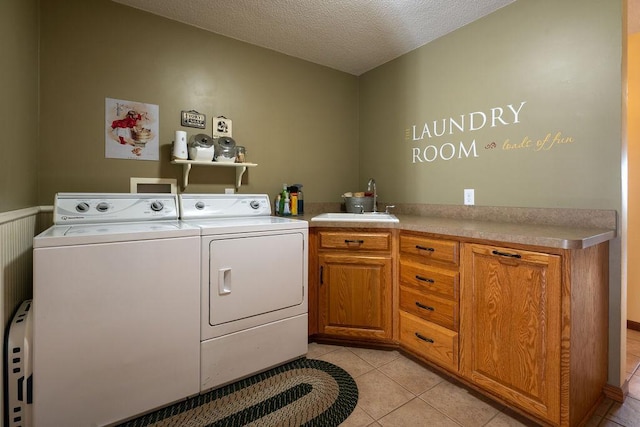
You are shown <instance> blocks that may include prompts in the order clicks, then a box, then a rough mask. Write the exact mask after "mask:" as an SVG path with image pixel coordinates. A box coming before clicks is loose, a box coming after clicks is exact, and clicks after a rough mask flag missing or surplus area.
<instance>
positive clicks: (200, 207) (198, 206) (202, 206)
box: [196, 202, 204, 211]
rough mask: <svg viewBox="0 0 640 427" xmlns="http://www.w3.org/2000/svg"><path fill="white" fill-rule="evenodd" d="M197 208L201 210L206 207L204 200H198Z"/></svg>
mask: <svg viewBox="0 0 640 427" xmlns="http://www.w3.org/2000/svg"><path fill="white" fill-rule="evenodd" d="M196 209H198V210H199V211H201V210H202V209H204V202H196Z"/></svg>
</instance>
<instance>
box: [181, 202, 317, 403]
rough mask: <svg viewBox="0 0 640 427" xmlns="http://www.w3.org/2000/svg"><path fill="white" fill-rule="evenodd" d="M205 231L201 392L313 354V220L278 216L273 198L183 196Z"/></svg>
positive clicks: (184, 213)
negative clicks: (310, 305) (310, 340)
mask: <svg viewBox="0 0 640 427" xmlns="http://www.w3.org/2000/svg"><path fill="white" fill-rule="evenodd" d="M180 209H181V213H180V216H181V218H182V220H183V221H186V222H187V223H188V224H190V225H194V226H197V227H199V228H200V230H201V239H202V242H201V254H202V262H201V269H200V277H201V285H202V288H201V291H202V299H201V301H202V307H201V341H202V342H201V345H200V352H201V355H200V361H201V362H200V363H201V366H200V372H201V374H200V375H201V378H200V380H201V382H200V390H201V391H205V390H208V389H211V388H215V387H218V386H221V385H223V384H226V383H229V382H232V381H235V380H238V379H240V378H242V377H246V376H248V375H252V374H254V373H257V372H260V371H263V370H265V369H268V368H271V367H273V366H277V365H279V364H282V363H284V362H287V361H289V360H292V359H295V358H298V357H301V356H304V355H305V354H306V353H307V342H308V341H307V340H308V303H307V297H308V289H307V287H308V278H307V272H308V261H307V257H308V236H309V234H308V233H309V226H308V223H307V222H306V221H302V220H296V219H291V218H282V217H274V216H271V204H270V203H269V196H268V195H266V194H249V195H243V194H182V195H180Z"/></svg>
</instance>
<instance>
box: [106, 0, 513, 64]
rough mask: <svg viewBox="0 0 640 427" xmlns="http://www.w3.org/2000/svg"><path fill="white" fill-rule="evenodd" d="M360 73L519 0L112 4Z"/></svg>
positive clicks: (150, 0)
mask: <svg viewBox="0 0 640 427" xmlns="http://www.w3.org/2000/svg"><path fill="white" fill-rule="evenodd" d="M114 1H116V2H118V3H122V4H125V5H128V6H131V7H134V8H137V9H142V10H145V11H147V12H150V13H154V14H156V15H160V16H164V17H166V18H169V19H172V20H175V21H179V22H183V23H186V24H189V25H193V26H196V27H199V28H202V29H205V30H208V31H211V32H214V33H217V34H221V35H224V36H227V37H231V38H234V39H237V40H242V41H245V42H248V43H251V44H254V45H257V46H262V47H265V48H268V49H272V50H275V51H277V52H281V53H284V54H287V55H290V56H294V57H297V58H301V59H304V60H307V61H311V62H314V63H317V64H321V65H325V66H327V67H330V68H334V69H337V70H340V71H344V72H347V73H350V74H354V75H360V74H362V73H364V72H366V71H369V70H371V69H373V68H375V67H377V66H378V65H381V64H384V63H385V62H388V61H390V60H392V59H394V58H397V57H399V56H401V55H403V54H405V53H407V52H409V51H411V50H414V49H416V48H418V47H420V46H422V45H424V44H426V43H429V42H430V41H432V40H434V39H436V38H438V37H441V36H443V35H445V34H447V33H449V32H451V31H454V30H456V29H457V28H460V27H462V26H464V25H466V24H468V23H470V22H473V21H475V20H476V19H478V18H481V17H483V16H485V15H488V14H490V13H491V12H493V11H495V10H497V9H499V8H501V7H503V6H505V5H507V4H509V3H512V2H514V1H515V0H473V1H470V0H114Z"/></svg>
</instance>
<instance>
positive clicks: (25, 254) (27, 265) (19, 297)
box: [0, 206, 53, 422]
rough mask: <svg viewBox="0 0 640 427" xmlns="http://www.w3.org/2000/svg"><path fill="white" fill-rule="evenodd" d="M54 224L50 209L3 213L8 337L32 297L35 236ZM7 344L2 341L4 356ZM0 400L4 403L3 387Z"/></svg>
mask: <svg viewBox="0 0 640 427" xmlns="http://www.w3.org/2000/svg"><path fill="white" fill-rule="evenodd" d="M52 221H53V207H51V206H49V207H47V206H44V207H33V208H26V209H20V210H17V211H10V212H2V213H0V269H1V271H2V273H1V274H0V289H1V290H2V292H1V293H0V298H2V301H0V310H2V312H1V313H0V318H2V325H3V333H5V334H6V332H7V328H8V326H9V323H10V321H11V317H12V316H13V314H14V312H15V311H16V309H17V308H18V306H19V305H20V304H21V303H22V301H24V300H26V299H29V298H31V297H32V295H33V293H32V291H33V286H32V278H33V237H34V236H35V235H37V234H38V233H40V232H41V231H43V230H45V229H47V228H48V227H49V226H50V225H51V224H52ZM3 336H6V335H3ZM5 344H6V343H5V341H4V340H3V341H2V355H3V356H2V357H4V354H5V351H4V346H5ZM0 380H1V381H2V383H4V370H0ZM0 399H1V400H0V401H2V400H4V390H3V389H2V388H0ZM3 406H4V405H0V420H2V419H4V415H3V413H2V412H3V410H4V408H3ZM0 422H1V421H0Z"/></svg>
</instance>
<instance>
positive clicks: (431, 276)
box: [400, 259, 460, 301]
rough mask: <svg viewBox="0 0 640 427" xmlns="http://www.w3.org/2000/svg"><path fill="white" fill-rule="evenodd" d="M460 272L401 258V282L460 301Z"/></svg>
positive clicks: (407, 285)
mask: <svg viewBox="0 0 640 427" xmlns="http://www.w3.org/2000/svg"><path fill="white" fill-rule="evenodd" d="M459 279H460V273H458V272H457V271H452V270H446V269H443V268H437V267H433V266H428V265H422V264H417V263H414V262H411V261H408V260H404V259H401V260H400V284H401V285H404V286H406V287H410V288H413V289H416V290H419V291H422V292H433V293H436V294H439V295H441V296H444V297H445V298H449V299H451V300H454V301H458V283H459Z"/></svg>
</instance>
